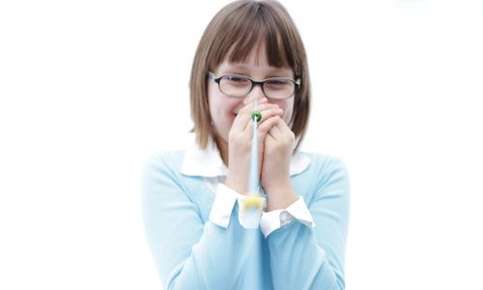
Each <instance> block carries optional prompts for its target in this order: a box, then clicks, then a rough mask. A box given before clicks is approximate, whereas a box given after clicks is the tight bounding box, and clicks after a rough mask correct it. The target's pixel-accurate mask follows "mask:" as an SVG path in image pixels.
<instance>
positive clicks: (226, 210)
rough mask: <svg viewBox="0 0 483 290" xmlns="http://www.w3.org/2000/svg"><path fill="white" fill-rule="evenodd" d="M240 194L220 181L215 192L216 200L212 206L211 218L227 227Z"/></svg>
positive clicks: (213, 221) (216, 223) (215, 222)
mask: <svg viewBox="0 0 483 290" xmlns="http://www.w3.org/2000/svg"><path fill="white" fill-rule="evenodd" d="M238 194H239V193H237V192H236V191H234V190H232V189H231V188H229V187H228V186H226V185H224V184H223V183H219V184H218V186H217V188H216V192H215V200H214V201H213V205H212V206H211V210H210V217H209V220H210V221H211V222H212V223H214V224H215V225H219V226H220V227H224V228H227V227H228V225H229V224H230V217H231V212H232V211H233V207H234V206H235V202H236V201H237V199H238Z"/></svg>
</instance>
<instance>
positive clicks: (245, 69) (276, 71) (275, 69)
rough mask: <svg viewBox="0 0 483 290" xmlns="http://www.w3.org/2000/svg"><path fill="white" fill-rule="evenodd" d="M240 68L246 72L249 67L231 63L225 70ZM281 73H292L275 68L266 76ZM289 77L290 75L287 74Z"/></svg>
mask: <svg viewBox="0 0 483 290" xmlns="http://www.w3.org/2000/svg"><path fill="white" fill-rule="evenodd" d="M238 69H241V70H243V71H244V72H246V71H247V70H248V69H249V67H248V66H247V65H245V64H229V65H228V66H227V67H226V68H225V69H224V71H233V70H238ZM279 74H283V75H286V74H290V72H287V71H282V69H278V68H274V69H270V70H269V71H268V72H267V73H266V76H267V77H273V76H278V75H279ZM287 77H288V76H287Z"/></svg>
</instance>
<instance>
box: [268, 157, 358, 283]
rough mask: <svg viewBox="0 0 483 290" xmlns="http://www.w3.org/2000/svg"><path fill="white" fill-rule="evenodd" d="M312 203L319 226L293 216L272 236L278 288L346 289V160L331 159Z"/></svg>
mask: <svg viewBox="0 0 483 290" xmlns="http://www.w3.org/2000/svg"><path fill="white" fill-rule="evenodd" d="M327 170H328V171H327V172H328V174H325V175H324V176H323V177H322V178H321V179H320V180H319V182H320V184H319V186H318V187H317V188H318V190H317V192H316V193H315V196H314V198H313V200H312V202H311V203H310V205H309V211H310V214H311V215H312V217H313V221H314V222H315V225H316V226H315V227H313V228H312V227H310V226H307V224H308V223H304V222H303V220H300V219H297V218H296V217H295V219H293V220H292V221H291V222H289V223H287V224H286V225H285V226H283V227H281V228H279V229H277V230H275V231H273V232H271V233H270V234H269V235H268V238H267V240H268V244H269V248H270V261H271V266H272V267H271V268H272V276H273V283H274V288H275V289H281V290H282V289H283V290H289V289H299V290H316V289H317V290H320V289H324V290H325V289H327V290H329V289H331V290H332V289H333V290H336V289H337V290H342V289H344V288H345V282H344V251H345V244H346V236H347V227H348V218H349V191H350V189H349V180H348V173H347V170H346V168H345V166H344V164H343V162H342V161H339V160H337V159H331V160H330V162H329V164H328V167H327Z"/></svg>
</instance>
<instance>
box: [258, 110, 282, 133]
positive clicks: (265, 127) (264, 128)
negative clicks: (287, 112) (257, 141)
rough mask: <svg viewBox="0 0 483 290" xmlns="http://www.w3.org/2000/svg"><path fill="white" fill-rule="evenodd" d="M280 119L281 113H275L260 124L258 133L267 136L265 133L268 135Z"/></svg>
mask: <svg viewBox="0 0 483 290" xmlns="http://www.w3.org/2000/svg"><path fill="white" fill-rule="evenodd" d="M279 120H280V116H279V115H275V116H272V117H270V118H268V119H267V120H266V121H265V122H263V123H262V124H260V126H259V127H258V134H259V135H260V136H262V137H265V135H267V133H268V132H269V131H270V129H272V128H273V126H275V125H276V124H277V122H279Z"/></svg>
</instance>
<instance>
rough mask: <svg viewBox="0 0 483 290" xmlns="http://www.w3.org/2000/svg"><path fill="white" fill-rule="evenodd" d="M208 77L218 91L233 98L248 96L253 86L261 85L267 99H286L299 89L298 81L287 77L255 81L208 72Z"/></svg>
mask: <svg viewBox="0 0 483 290" xmlns="http://www.w3.org/2000/svg"><path fill="white" fill-rule="evenodd" d="M208 77H209V78H210V79H212V80H214V81H215V82H216V83H217V84H218V87H219V89H220V91H221V92H222V93H223V94H225V95H227V96H229V97H233V98H242V97H244V96H246V95H248V94H249V93H250V92H251V91H252V89H253V87H254V86H255V85H261V86H262V91H263V93H264V94H265V96H266V97H267V98H269V99H279V100H283V99H288V98H290V97H292V96H293V95H294V93H295V90H296V89H298V88H299V87H300V79H297V80H293V79H291V78H287V77H273V78H268V79H264V80H261V81H255V80H253V79H251V78H249V77H247V76H241V75H234V74H227V75H221V76H219V77H217V76H216V75H215V74H214V73H212V72H208Z"/></svg>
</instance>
